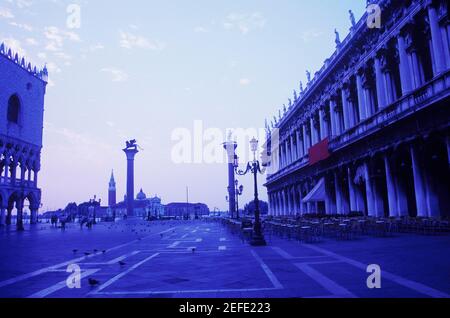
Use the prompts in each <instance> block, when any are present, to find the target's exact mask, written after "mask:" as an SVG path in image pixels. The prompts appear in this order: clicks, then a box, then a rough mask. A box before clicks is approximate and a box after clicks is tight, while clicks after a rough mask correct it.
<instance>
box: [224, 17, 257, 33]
mask: <svg viewBox="0 0 450 318" xmlns="http://www.w3.org/2000/svg"><path fill="white" fill-rule="evenodd" d="M265 25H266V19H265V18H264V16H263V15H262V14H261V13H260V12H254V13H252V14H241V13H230V14H229V15H228V16H227V17H226V19H225V22H224V23H223V26H224V28H225V29H226V30H238V31H239V32H241V33H242V34H244V35H245V34H248V33H249V32H250V31H253V30H257V29H262V28H264V26H265Z"/></svg>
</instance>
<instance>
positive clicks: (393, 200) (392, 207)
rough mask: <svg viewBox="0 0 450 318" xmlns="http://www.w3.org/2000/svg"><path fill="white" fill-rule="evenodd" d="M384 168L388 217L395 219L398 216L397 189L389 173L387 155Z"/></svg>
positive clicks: (390, 172)
mask: <svg viewBox="0 0 450 318" xmlns="http://www.w3.org/2000/svg"><path fill="white" fill-rule="evenodd" d="M384 167H385V170H386V185H387V194H388V202H389V215H390V216H391V217H396V216H399V215H398V210H397V189H396V187H395V180H394V176H393V174H392V171H391V163H390V161H389V158H388V156H387V154H385V155H384Z"/></svg>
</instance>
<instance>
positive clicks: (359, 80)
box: [356, 72, 367, 121]
mask: <svg viewBox="0 0 450 318" xmlns="http://www.w3.org/2000/svg"><path fill="white" fill-rule="evenodd" d="M356 90H357V92H358V107H359V119H360V120H361V121H363V120H365V119H366V118H367V115H366V104H365V102H366V100H365V97H364V88H363V84H362V78H361V74H360V72H358V74H357V75H356Z"/></svg>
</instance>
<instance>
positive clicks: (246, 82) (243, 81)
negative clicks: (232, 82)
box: [239, 78, 251, 86]
mask: <svg viewBox="0 0 450 318" xmlns="http://www.w3.org/2000/svg"><path fill="white" fill-rule="evenodd" d="M250 83H251V81H250V80H249V79H248V78H241V79H240V80H239V85H241V86H248V85H250Z"/></svg>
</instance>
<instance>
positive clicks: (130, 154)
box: [123, 145, 236, 217]
mask: <svg viewBox="0 0 450 318" xmlns="http://www.w3.org/2000/svg"><path fill="white" fill-rule="evenodd" d="M225 146H226V145H225ZM234 149H235V148H234ZM123 151H124V152H125V154H126V156H127V216H128V217H132V216H134V157H135V156H136V154H137V153H138V152H139V151H138V150H137V147H135V148H125V149H123ZM228 157H229V159H231V158H230V156H228ZM233 160H234V158H233ZM233 165H234V162H230V161H229V162H228V168H229V169H228V170H229V171H228V172H229V173H228V174H229V180H228V187H229V191H228V193H229V201H230V213H232V212H234V211H235V210H236V201H235V200H234V198H235V194H234V193H235V191H234V186H235V185H234V166H233Z"/></svg>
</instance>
